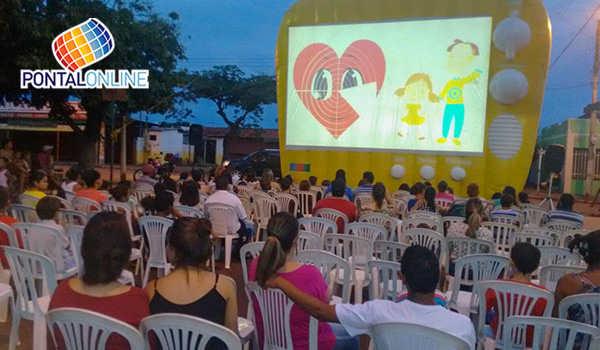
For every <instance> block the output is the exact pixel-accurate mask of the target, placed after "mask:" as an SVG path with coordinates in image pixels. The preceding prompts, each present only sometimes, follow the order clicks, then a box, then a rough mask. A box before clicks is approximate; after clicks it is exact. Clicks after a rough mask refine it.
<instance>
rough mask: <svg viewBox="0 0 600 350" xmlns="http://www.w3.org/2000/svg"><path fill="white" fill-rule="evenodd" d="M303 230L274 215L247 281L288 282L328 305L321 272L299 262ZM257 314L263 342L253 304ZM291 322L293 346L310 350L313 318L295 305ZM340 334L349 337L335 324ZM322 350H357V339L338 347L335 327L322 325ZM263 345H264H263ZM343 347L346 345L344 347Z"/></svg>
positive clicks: (283, 215)
mask: <svg viewBox="0 0 600 350" xmlns="http://www.w3.org/2000/svg"><path fill="white" fill-rule="evenodd" d="M299 230H300V227H299V224H298V220H296V218H295V217H294V216H292V215H290V214H288V213H285V212H281V213H277V214H275V215H273V217H271V219H270V220H269V223H268V225H267V241H266V243H265V246H264V248H263V250H262V252H261V254H260V256H259V257H257V258H255V259H254V260H252V262H251V263H250V270H249V273H248V279H249V280H250V281H257V282H258V284H259V285H260V286H261V287H263V288H264V286H265V283H266V282H267V280H268V279H269V278H271V277H273V276H279V277H280V278H282V279H285V280H286V281H288V282H289V283H291V284H292V285H294V286H295V287H296V288H298V289H299V290H301V291H302V292H304V293H307V294H308V295H310V296H311V297H314V298H317V299H318V300H319V301H321V302H323V303H329V296H328V295H327V283H325V280H324V279H323V275H321V272H320V271H319V270H318V269H317V268H315V267H314V266H312V265H301V264H299V263H297V262H296V253H295V252H296V246H297V243H298V233H299ZM253 306H254V314H255V315H256V317H255V320H256V326H257V329H258V332H259V337H258V339H259V340H260V341H261V343H262V339H263V336H262V333H263V323H262V317H261V316H260V315H261V310H260V308H259V307H258V303H257V302H255V303H253ZM290 319H292V320H294V321H293V322H294V323H293V324H294V326H293V327H292V344H293V348H294V349H308V338H309V321H310V316H309V315H308V314H307V313H306V312H305V311H302V310H301V309H300V308H299V307H297V306H292V311H291V314H290ZM334 328H335V329H336V330H338V331H340V332H339V333H340V337H344V338H350V337H349V336H348V335H347V334H346V333H345V332H344V330H343V329H341V328H340V327H338V326H335V325H334ZM318 338H319V349H333V348H334V346H335V348H338V349H357V350H358V339H356V338H350V339H345V341H344V344H341V342H340V344H337V342H336V336H335V335H334V332H333V330H332V326H330V325H329V324H327V323H319V332H318ZM261 345H262V344H261ZM342 345H343V346H342Z"/></svg>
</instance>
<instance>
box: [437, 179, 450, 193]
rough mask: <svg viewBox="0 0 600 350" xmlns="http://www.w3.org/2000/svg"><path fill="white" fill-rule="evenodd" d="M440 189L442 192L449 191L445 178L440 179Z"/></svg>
mask: <svg viewBox="0 0 600 350" xmlns="http://www.w3.org/2000/svg"><path fill="white" fill-rule="evenodd" d="M438 191H440V193H443V192H446V191H448V183H447V182H446V181H444V180H442V181H440V182H439V183H438Z"/></svg>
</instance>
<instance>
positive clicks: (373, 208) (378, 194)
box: [360, 182, 398, 229]
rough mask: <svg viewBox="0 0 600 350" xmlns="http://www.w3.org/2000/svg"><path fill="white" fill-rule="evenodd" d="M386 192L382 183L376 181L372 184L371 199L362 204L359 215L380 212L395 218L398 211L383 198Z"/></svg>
mask: <svg viewBox="0 0 600 350" xmlns="http://www.w3.org/2000/svg"><path fill="white" fill-rule="evenodd" d="M386 193H387V191H386V189H385V185H384V184H383V183H381V182H378V183H376V184H375V185H373V192H372V194H371V195H372V197H373V201H372V202H371V203H369V204H366V205H363V206H362V207H361V208H360V209H361V215H364V214H367V213H381V214H385V215H387V216H389V217H391V218H394V219H396V218H397V217H398V213H397V212H396V209H395V208H394V207H393V206H392V205H388V202H387V201H386V200H385V195H386ZM390 204H391V203H390ZM388 229H389V228H388Z"/></svg>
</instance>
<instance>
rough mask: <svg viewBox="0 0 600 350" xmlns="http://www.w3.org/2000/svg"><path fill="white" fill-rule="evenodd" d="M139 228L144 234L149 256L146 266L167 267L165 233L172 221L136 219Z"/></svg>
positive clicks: (149, 218) (150, 217)
mask: <svg viewBox="0 0 600 350" xmlns="http://www.w3.org/2000/svg"><path fill="white" fill-rule="evenodd" d="M138 222H139V224H140V227H141V228H142V229H143V230H144V232H145V233H146V237H147V240H148V247H149V248H150V254H149V257H148V264H150V265H152V266H159V265H160V266H166V265H167V233H168V232H169V229H170V228H171V226H173V220H169V219H167V218H162V217H158V216H143V217H141V218H139V219H138Z"/></svg>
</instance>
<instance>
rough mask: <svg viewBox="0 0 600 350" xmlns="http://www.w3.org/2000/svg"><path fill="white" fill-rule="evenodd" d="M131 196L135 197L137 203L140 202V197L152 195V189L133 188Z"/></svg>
mask: <svg viewBox="0 0 600 350" xmlns="http://www.w3.org/2000/svg"><path fill="white" fill-rule="evenodd" d="M131 196H132V197H133V198H135V199H137V201H138V202H139V203H141V202H142V199H144V198H146V197H152V196H154V189H152V188H150V187H148V188H147V189H135V188H134V189H133V190H132V191H131Z"/></svg>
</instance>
